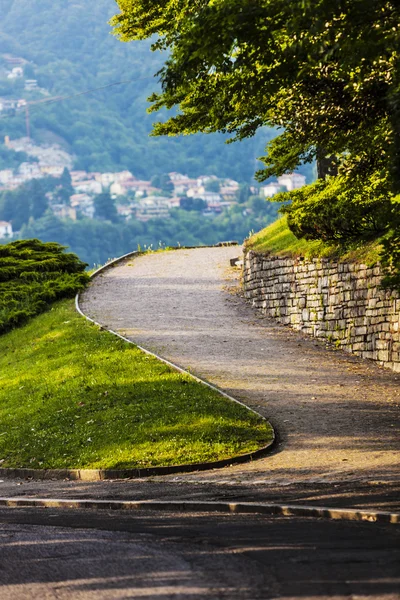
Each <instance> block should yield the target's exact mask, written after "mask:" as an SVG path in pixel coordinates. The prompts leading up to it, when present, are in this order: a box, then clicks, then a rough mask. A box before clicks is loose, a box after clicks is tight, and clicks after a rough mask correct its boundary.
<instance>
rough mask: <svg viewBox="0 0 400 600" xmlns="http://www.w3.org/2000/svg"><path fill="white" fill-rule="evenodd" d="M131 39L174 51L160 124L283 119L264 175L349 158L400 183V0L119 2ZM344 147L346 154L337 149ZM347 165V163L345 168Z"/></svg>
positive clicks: (244, 127)
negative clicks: (166, 113) (315, 161)
mask: <svg viewBox="0 0 400 600" xmlns="http://www.w3.org/2000/svg"><path fill="white" fill-rule="evenodd" d="M118 4H119V7H120V10H121V12H120V14H118V15H116V16H115V17H114V19H113V20H112V23H113V25H114V30H115V33H116V35H118V36H119V37H120V39H121V40H124V41H129V40H133V39H136V40H138V39H145V38H151V37H152V36H156V37H155V38H153V49H161V50H168V51H169V56H168V58H167V60H166V62H165V64H164V67H163V68H162V69H161V70H160V71H159V77H160V80H161V84H162V91H161V92H159V93H155V94H153V96H152V98H151V100H152V103H153V104H152V110H159V109H161V108H167V109H171V108H173V107H177V106H179V108H180V110H179V112H178V114H174V115H173V116H172V117H170V118H169V119H168V120H167V121H166V122H160V123H158V124H156V126H155V128H154V132H155V133H156V134H167V135H176V134H179V133H184V134H187V133H193V132H196V131H202V132H215V131H222V132H228V133H231V134H233V136H234V137H235V138H237V139H242V138H245V137H251V136H253V135H254V133H255V132H256V131H257V129H259V128H260V127H262V126H264V125H268V126H273V127H278V128H282V133H281V134H280V135H279V136H278V137H277V138H275V140H274V141H272V142H271V143H270V144H269V145H268V154H267V156H266V157H265V158H264V162H265V163H266V169H264V170H263V172H261V173H260V174H259V176H260V178H265V177H267V176H269V175H272V174H275V175H279V174H282V173H284V172H287V171H290V170H292V169H293V168H295V167H296V165H298V164H299V163H301V162H307V161H311V160H313V159H314V158H315V157H317V158H319V159H320V160H321V161H323V160H325V159H328V161H331V162H332V161H333V160H337V161H338V162H339V164H340V165H342V166H343V168H346V169H347V170H348V171H349V172H350V173H351V176H352V177H356V176H359V175H362V176H366V175H369V174H371V173H373V172H375V171H376V170H377V169H382V168H388V169H389V171H390V175H391V180H392V182H394V185H395V187H396V189H399V186H400V141H399V140H400V118H399V115H400V99H399V98H400V68H399V52H398V49H399V47H400V43H399V42H400V33H399V22H400V8H399V5H398V3H395V2H394V1H387V0H317V1H315V0H314V1H312V2H311V0H196V2H193V0H179V1H176V0H118ZM334 157H338V158H337V159H334ZM334 170H335V171H336V167H335V168H334Z"/></svg>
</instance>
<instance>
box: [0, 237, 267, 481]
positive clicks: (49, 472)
mask: <svg viewBox="0 0 400 600" xmlns="http://www.w3.org/2000/svg"><path fill="white" fill-rule="evenodd" d="M236 245H238V243H237V242H221V243H220V244H217V245H216V246H193V247H188V246H185V247H180V248H171V250H194V249H197V248H217V247H223V246H236ZM143 254H145V252H139V251H134V252H129V253H128V254H124V256H120V257H119V258H116V259H114V260H112V261H110V262H109V263H107V264H106V265H104V266H102V267H100V268H99V269H97V271H95V272H94V273H92V275H91V279H93V278H94V277H95V276H96V275H99V274H100V273H102V272H103V271H105V270H106V269H110V268H113V267H114V266H115V265H117V264H118V263H120V262H122V261H124V260H127V259H129V258H134V257H137V256H141V255H143ZM79 298H80V293H78V294H77V295H76V297H75V307H76V310H77V312H78V313H79V314H80V315H81V316H82V317H84V318H85V319H86V320H87V321H89V322H90V323H93V324H94V325H96V326H97V327H100V328H101V329H105V328H104V327H103V326H102V325H101V324H100V323H97V322H96V321H94V320H93V319H91V318H90V317H88V316H87V315H85V314H84V313H83V312H82V310H81V308H80V306H79ZM107 331H109V333H112V334H113V335H115V336H117V337H118V338H120V339H121V340H123V341H124V342H127V343H128V344H132V345H134V346H136V348H139V350H141V351H142V352H144V353H145V354H147V355H149V356H152V357H154V358H156V359H157V360H159V361H161V362H163V363H164V364H166V365H168V366H169V367H170V368H171V369H174V370H175V371H178V372H179V373H182V374H184V375H188V376H189V377H191V378H192V379H194V380H195V381H197V382H198V383H201V384H202V385H206V386H207V387H209V388H210V389H212V390H213V391H215V392H217V393H218V394H220V395H221V396H223V397H224V398H227V399H228V400H230V401H231V402H235V403H236V404H240V405H241V406H243V407H244V408H246V409H247V410H248V411H250V412H252V413H254V414H255V415H257V417H259V418H261V419H262V420H263V421H265V422H267V423H268V424H269V425H270V427H271V430H272V431H271V433H272V440H271V441H270V442H269V443H268V444H267V445H266V446H264V447H262V448H260V449H259V450H256V451H255V452H250V453H246V454H241V455H239V456H234V457H232V458H227V459H223V460H218V461H214V462H203V463H190V464H185V465H171V466H166V467H148V468H143V469H122V470H120V469H44V470H39V469H28V468H27V469H25V468H17V469H5V468H0V477H3V478H4V479H7V478H9V479H35V480H49V479H58V480H59V479H71V480H74V481H78V480H79V481H104V480H106V479H136V478H142V477H155V476H158V475H171V474H173V473H192V472H193V471H206V470H211V469H221V468H223V467H227V466H229V465H233V464H240V463H244V462H250V461H252V460H256V459H258V458H261V457H263V456H265V455H266V454H267V453H268V452H269V451H270V450H271V449H272V448H273V446H274V445H275V443H276V434H275V431H274V428H273V427H272V425H271V424H270V423H269V421H268V420H267V419H265V417H263V416H262V415H260V414H259V413H258V412H257V411H255V410H253V409H252V408H250V407H248V406H246V404H244V403H243V402H240V401H239V400H237V399H236V398H233V397H232V396H230V395H229V394H226V393H225V392H223V391H222V390H220V389H219V388H217V387H216V386H214V385H212V384H211V383H209V382H208V381H206V380H204V379H201V378H200V377H196V376H195V375H193V374H192V373H189V371H186V370H185V369H182V368H181V367H179V366H178V365H175V364H174V363H172V362H170V361H169V360H166V359H165V358H162V357H161V356H158V355H157V354H154V352H150V350H147V349H146V348H143V347H142V346H138V345H137V344H135V343H134V342H132V340H128V338H126V337H124V336H122V335H120V334H119V333H117V332H116V331H113V330H112V329H107Z"/></svg>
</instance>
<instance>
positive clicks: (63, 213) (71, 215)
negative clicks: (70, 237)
mask: <svg viewBox="0 0 400 600" xmlns="http://www.w3.org/2000/svg"><path fill="white" fill-rule="evenodd" d="M51 210H52V211H53V213H54V214H55V216H56V217H58V218H59V219H71V220H72V221H76V208H75V207H72V206H66V205H65V204H55V205H53V206H52V208H51Z"/></svg>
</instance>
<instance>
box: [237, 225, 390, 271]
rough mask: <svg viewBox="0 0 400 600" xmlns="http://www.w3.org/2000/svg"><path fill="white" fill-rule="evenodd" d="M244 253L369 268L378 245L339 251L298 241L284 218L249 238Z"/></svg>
mask: <svg viewBox="0 0 400 600" xmlns="http://www.w3.org/2000/svg"><path fill="white" fill-rule="evenodd" d="M245 245H246V248H247V250H255V251H256V252H265V253H271V254H276V255H277V256H283V257H288V258H292V257H296V256H304V257H305V258H331V259H340V260H349V261H354V262H363V263H365V264H368V265H371V264H374V263H376V262H377V261H378V260H379V255H380V251H381V241H380V240H379V239H378V240H374V241H373V242H368V243H367V242H362V243H360V244H359V245H355V246H354V247H353V248H351V249H349V248H346V249H344V248H341V247H340V246H339V245H337V246H335V245H334V244H327V243H324V242H322V241H319V240H306V239H304V238H301V239H298V238H296V236H295V235H294V234H293V233H292V232H291V231H290V229H289V227H288V225H287V221H286V217H282V218H281V219H278V221H275V223H272V224H271V225H269V226H268V227H266V228H265V229H262V230H261V231H259V232H258V233H255V234H254V235H253V236H251V237H250V238H249V239H248V240H247V241H246V243H245Z"/></svg>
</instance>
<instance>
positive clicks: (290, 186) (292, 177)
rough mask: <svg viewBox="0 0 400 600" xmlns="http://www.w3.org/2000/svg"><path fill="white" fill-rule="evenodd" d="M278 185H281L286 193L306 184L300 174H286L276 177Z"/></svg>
mask: <svg viewBox="0 0 400 600" xmlns="http://www.w3.org/2000/svg"><path fill="white" fill-rule="evenodd" d="M278 183H279V184H280V185H283V186H284V187H285V188H286V189H287V191H288V192H291V191H292V190H298V189H299V188H301V187H303V185H305V184H306V178H305V177H304V175H301V174H300V173H286V174H285V175H281V176H280V177H278Z"/></svg>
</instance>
